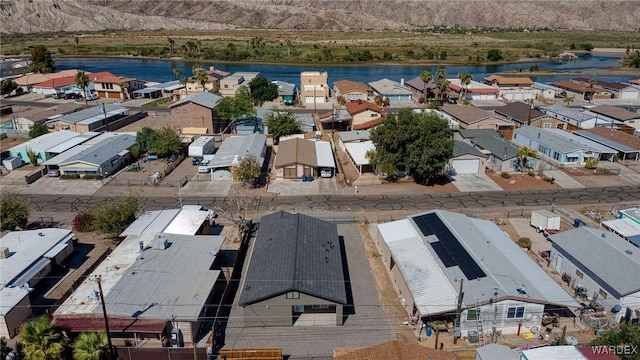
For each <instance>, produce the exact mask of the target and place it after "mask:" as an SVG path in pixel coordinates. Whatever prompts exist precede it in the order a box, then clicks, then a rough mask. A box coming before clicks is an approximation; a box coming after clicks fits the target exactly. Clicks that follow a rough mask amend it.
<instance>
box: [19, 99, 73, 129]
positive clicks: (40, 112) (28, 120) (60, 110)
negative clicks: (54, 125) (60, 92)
mask: <svg viewBox="0 0 640 360" xmlns="http://www.w3.org/2000/svg"><path fill="white" fill-rule="evenodd" d="M81 109H83V106H82V105H79V104H76V103H75V102H65V103H61V104H56V105H53V106H50V107H47V108H40V107H34V108H31V109H29V110H26V111H21V112H19V113H14V114H13V115H12V116H11V125H12V126H13V128H14V129H15V130H17V131H19V132H29V130H31V128H33V125H35V124H39V125H42V124H44V123H45V122H46V121H47V120H51V119H53V118H57V117H60V116H63V115H65V114H69V113H72V112H75V111H78V110H81Z"/></svg>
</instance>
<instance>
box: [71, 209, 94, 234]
mask: <svg viewBox="0 0 640 360" xmlns="http://www.w3.org/2000/svg"><path fill="white" fill-rule="evenodd" d="M72 226H73V230H74V231H77V232H89V231H93V215H91V213H89V212H85V211H80V212H79V213H77V214H76V216H74V217H73V221H72Z"/></svg>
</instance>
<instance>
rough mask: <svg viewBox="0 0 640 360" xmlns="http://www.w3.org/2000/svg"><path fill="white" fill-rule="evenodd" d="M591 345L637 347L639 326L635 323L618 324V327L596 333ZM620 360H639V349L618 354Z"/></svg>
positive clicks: (639, 336) (639, 340) (639, 341)
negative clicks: (596, 335)
mask: <svg viewBox="0 0 640 360" xmlns="http://www.w3.org/2000/svg"><path fill="white" fill-rule="evenodd" d="M591 345H603V346H622V347H624V346H629V348H633V347H635V348H636V349H639V348H638V347H639V346H640V326H638V325H637V324H635V325H633V324H626V323H625V324H620V329H610V330H607V331H605V332H603V333H602V334H600V335H598V337H597V338H595V339H594V340H593V341H591ZM618 356H619V357H620V359H622V360H640V351H638V350H636V351H634V352H632V351H629V352H628V353H623V354H618Z"/></svg>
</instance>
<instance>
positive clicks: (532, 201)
mask: <svg viewBox="0 0 640 360" xmlns="http://www.w3.org/2000/svg"><path fill="white" fill-rule="evenodd" d="M25 196H29V197H30V199H31V208H32V210H33V211H43V212H56V211H65V212H68V211H78V210H82V209H85V208H87V207H88V206H89V205H92V204H96V203H100V202H102V201H104V200H105V197H102V196H72V195H27V194H25ZM182 201H183V203H184V204H196V203H199V204H201V205H203V206H207V207H211V208H222V209H229V208H235V207H236V206H237V205H235V203H236V202H234V201H233V199H230V198H212V197H207V196H199V197H193V196H189V197H184V196H183V198H182ZM622 202H626V203H629V202H637V203H639V204H640V186H622V187H620V186H619V187H609V188H584V189H560V190H526V191H495V192H494V191H492V192H478V193H453V194H432V195H414V194H406V195H355V194H354V195H324V196H323V195H313V196H283V195H264V196H256V197H251V198H249V199H248V206H247V208H248V210H249V212H255V213H262V212H271V211H278V210H287V211H298V212H307V211H313V212H323V211H331V212H358V211H393V210H402V211H416V212H417V211H425V210H429V209H450V210H452V209H464V208H468V209H479V208H506V207H515V208H518V207H530V206H531V207H535V206H538V207H539V206H550V205H551V204H554V205H557V206H567V205H568V206H571V205H596V204H617V203H622ZM140 205H141V208H142V209H144V210H160V209H168V208H175V207H177V206H178V198H177V197H176V196H172V195H168V196H165V197H160V196H157V197H145V198H141V199H140Z"/></svg>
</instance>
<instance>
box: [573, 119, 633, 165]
mask: <svg viewBox="0 0 640 360" xmlns="http://www.w3.org/2000/svg"><path fill="white" fill-rule="evenodd" d="M573 133H574V134H575V135H578V136H581V137H583V138H586V139H589V140H591V141H595V142H597V143H598V144H601V145H604V146H606V147H609V148H611V149H614V150H616V151H618V159H620V160H622V161H626V160H635V161H638V159H640V138H639V137H637V136H633V135H630V134H627V133H625V132H622V131H620V130H616V129H611V128H605V127H596V128H593V129H589V130H577V131H574V132H573Z"/></svg>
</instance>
